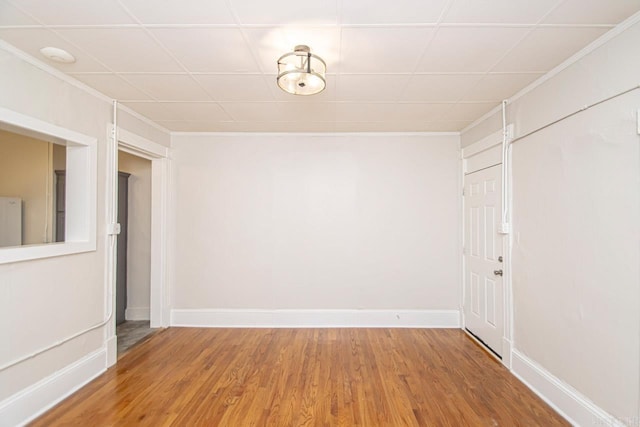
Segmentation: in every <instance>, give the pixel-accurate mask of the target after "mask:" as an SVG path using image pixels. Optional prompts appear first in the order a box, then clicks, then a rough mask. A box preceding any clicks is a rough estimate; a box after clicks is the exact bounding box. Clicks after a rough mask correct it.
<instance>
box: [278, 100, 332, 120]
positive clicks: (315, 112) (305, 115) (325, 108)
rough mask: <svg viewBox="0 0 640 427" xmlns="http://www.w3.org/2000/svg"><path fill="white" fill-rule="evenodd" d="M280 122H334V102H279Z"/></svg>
mask: <svg viewBox="0 0 640 427" xmlns="http://www.w3.org/2000/svg"><path fill="white" fill-rule="evenodd" d="M279 107H280V111H281V112H282V114H283V116H282V120H285V121H291V122H294V121H295V122H335V120H336V103H335V102H305V103H298V102H281V103H280V106H279Z"/></svg>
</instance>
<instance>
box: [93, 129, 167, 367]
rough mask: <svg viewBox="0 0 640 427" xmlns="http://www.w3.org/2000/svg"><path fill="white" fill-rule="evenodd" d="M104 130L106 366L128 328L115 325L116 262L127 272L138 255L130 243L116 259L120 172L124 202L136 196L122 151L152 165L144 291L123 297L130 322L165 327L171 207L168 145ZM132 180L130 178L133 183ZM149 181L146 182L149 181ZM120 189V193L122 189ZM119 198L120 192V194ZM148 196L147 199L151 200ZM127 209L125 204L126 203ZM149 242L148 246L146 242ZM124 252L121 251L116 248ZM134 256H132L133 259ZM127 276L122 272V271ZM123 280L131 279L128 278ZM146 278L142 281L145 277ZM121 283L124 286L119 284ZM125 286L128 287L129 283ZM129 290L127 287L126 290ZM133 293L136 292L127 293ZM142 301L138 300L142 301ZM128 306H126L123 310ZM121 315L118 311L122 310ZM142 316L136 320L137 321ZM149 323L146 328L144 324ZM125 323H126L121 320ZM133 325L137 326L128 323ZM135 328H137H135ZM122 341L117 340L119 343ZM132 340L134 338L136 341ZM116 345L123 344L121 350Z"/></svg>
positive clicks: (115, 355)
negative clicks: (106, 147)
mask: <svg viewBox="0 0 640 427" xmlns="http://www.w3.org/2000/svg"><path fill="white" fill-rule="evenodd" d="M108 132H109V133H110V134H111V135H112V136H114V137H113V138H111V139H110V143H111V144H112V145H111V146H110V147H109V156H108V163H109V166H108V178H109V179H108V182H107V184H108V185H107V187H108V189H107V193H108V195H109V197H108V203H107V206H108V222H109V223H108V237H109V238H108V239H107V240H106V241H105V244H106V249H107V266H108V275H107V280H108V281H109V284H110V294H111V295H110V299H109V301H110V303H109V306H110V307H111V308H110V311H111V313H113V315H111V317H110V322H109V328H108V330H107V336H108V338H107V366H112V365H114V364H115V363H117V361H118V350H120V353H122V347H124V346H125V343H124V342H123V341H122V340H118V338H119V337H118V336H119V335H120V334H121V333H122V334H123V335H124V334H125V333H126V332H127V331H126V330H124V331H123V330H122V328H120V329H118V328H117V326H116V318H117V317H118V316H117V315H116V311H117V310H118V304H117V301H116V300H117V299H118V298H119V297H120V300H121V301H122V300H123V298H122V296H123V295H124V292H126V291H123V290H120V291H118V289H117V286H116V285H117V276H118V264H120V268H121V270H123V271H125V272H126V269H124V268H123V267H122V266H123V265H127V264H133V265H136V264H137V261H138V258H137V255H135V253H136V252H135V250H133V249H131V248H130V247H128V248H127V252H131V251H133V252H134V255H131V254H128V256H127V257H126V258H128V259H127V261H122V260H120V261H118V235H119V234H120V232H121V231H122V230H121V229H122V226H121V224H120V223H119V222H118V220H119V218H118V212H117V211H118V209H117V207H118V198H119V192H118V184H119V183H118V181H119V180H122V179H123V178H119V175H122V174H119V173H118V171H121V172H125V173H129V174H130V175H129V177H128V178H126V180H127V185H128V188H127V204H128V205H131V203H134V204H135V203H136V201H139V200H140V199H139V198H138V197H137V196H136V195H135V194H129V189H130V188H132V191H133V193H135V188H134V187H131V185H130V183H129V181H130V180H131V179H132V178H131V177H133V176H135V175H137V173H136V172H135V170H133V169H130V170H133V171H134V172H127V171H126V170H122V168H121V167H119V165H118V162H119V158H121V157H123V156H124V154H120V153H125V154H130V155H133V157H134V158H139V159H138V160H140V159H143V160H144V161H145V162H147V163H146V167H147V169H148V168H149V165H150V178H149V180H150V193H149V196H147V197H146V200H147V203H146V204H147V206H149V207H148V211H149V212H150V219H147V221H148V222H147V224H149V223H150V226H149V225H147V228H146V229H147V235H146V238H147V243H146V244H145V245H144V246H143V247H145V248H146V250H148V256H149V261H148V265H149V267H148V271H149V273H148V285H147V286H148V288H146V289H148V291H147V293H146V294H144V295H145V296H144V298H142V299H138V297H136V296H133V295H129V296H127V297H126V300H125V301H127V304H128V306H126V307H124V317H125V320H127V317H129V321H135V322H144V325H143V326H144V328H145V329H149V327H150V328H165V327H167V326H168V325H169V314H170V312H169V299H168V295H167V293H168V292H167V285H168V280H167V276H168V271H169V266H168V265H167V242H168V229H169V227H168V206H169V170H170V169H169V159H168V155H169V149H168V148H167V147H165V146H163V145H160V144H158V143H156V142H153V141H151V140H148V139H146V138H143V137H141V136H139V135H136V134H134V133H132V132H129V131H127V130H125V129H122V128H120V127H116V128H113V126H110V127H109V128H108ZM125 163H126V160H124V161H122V165H124V164H125ZM132 182H133V181H132ZM147 185H148V184H147ZM147 190H148V186H147ZM120 193H122V191H121V192H120ZM120 198H122V196H120ZM131 199H133V200H134V201H133V202H131V203H129V200H131ZM149 200H150V201H149ZM127 208H129V206H127ZM127 213H128V215H127V216H129V212H127ZM131 224H132V220H130V219H129V218H127V226H128V229H127V232H128V233H127V234H130V233H129V230H132V225H131ZM120 240H123V241H124V242H127V241H128V240H129V237H128V236H127V238H126V239H125V238H122V239H120ZM147 245H148V246H147ZM120 252H122V251H120ZM132 257H135V258H136V259H135V260H132V259H131V258H132ZM120 275H121V276H122V273H120ZM125 275H126V273H125ZM127 280H132V279H131V278H130V277H129V278H128V279H127ZM145 282H146V280H145ZM121 287H122V285H121ZM126 288H130V286H127V287H126ZM127 290H129V289H127ZM131 292H136V291H131ZM140 301H142V302H140ZM127 309H128V310H127ZM120 312H121V313H122V308H120ZM120 316H122V314H120ZM140 317H142V318H143V319H142V320H134V319H140ZM147 321H148V322H149V324H148V326H147V324H146V322H147ZM123 324H126V322H125V323H123ZM131 326H137V325H133V324H132V325H131ZM134 329H137V328H134ZM118 341H120V343H119V342H118ZM134 341H135V339H134ZM118 347H121V348H120V349H119V348H118Z"/></svg>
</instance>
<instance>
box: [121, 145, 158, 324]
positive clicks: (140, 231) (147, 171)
mask: <svg viewBox="0 0 640 427" xmlns="http://www.w3.org/2000/svg"><path fill="white" fill-rule="evenodd" d="M118 170H120V171H122V172H128V173H130V174H131V176H130V177H129V200H128V206H129V215H128V225H129V227H128V238H127V310H126V313H125V315H126V319H127V320H149V299H150V287H151V160H147V159H143V158H141V157H137V156H134V155H131V154H128V153H125V152H123V151H119V152H118Z"/></svg>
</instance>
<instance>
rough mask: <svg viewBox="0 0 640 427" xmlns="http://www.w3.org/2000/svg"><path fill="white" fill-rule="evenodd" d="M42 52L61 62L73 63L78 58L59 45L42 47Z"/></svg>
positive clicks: (49, 57) (47, 56) (48, 57)
mask: <svg viewBox="0 0 640 427" xmlns="http://www.w3.org/2000/svg"><path fill="white" fill-rule="evenodd" d="M40 53H41V54H42V55H44V56H45V57H46V58H47V59H50V60H52V61H54V62H59V63H61V64H73V63H74V62H76V58H75V57H74V56H73V55H71V54H70V53H69V52H67V51H66V50H64V49H60V48H57V47H50V46H49V47H43V48H42V49H40Z"/></svg>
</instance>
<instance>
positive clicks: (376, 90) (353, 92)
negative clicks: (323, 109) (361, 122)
mask: <svg viewBox="0 0 640 427" xmlns="http://www.w3.org/2000/svg"><path fill="white" fill-rule="evenodd" d="M409 78H410V75H409V74H343V75H340V76H338V77H337V85H336V94H337V97H338V99H340V101H378V102H382V101H396V100H398V98H399V97H400V95H401V93H402V91H403V90H404V88H405V86H406V85H407V82H408V81H409Z"/></svg>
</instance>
